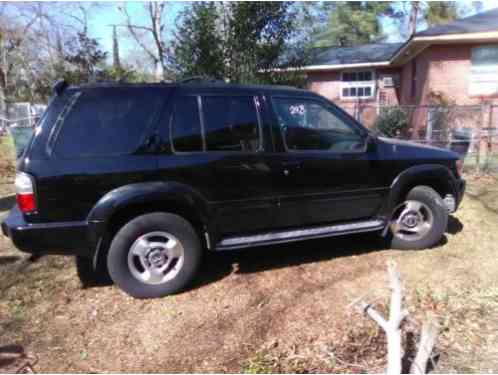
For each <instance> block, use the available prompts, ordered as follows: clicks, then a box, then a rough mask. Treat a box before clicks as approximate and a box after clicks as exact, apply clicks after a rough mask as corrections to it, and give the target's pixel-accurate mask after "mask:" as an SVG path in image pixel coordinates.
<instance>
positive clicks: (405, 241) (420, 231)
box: [390, 186, 448, 250]
mask: <svg viewBox="0 0 498 375" xmlns="http://www.w3.org/2000/svg"><path fill="white" fill-rule="evenodd" d="M447 225H448V210H447V208H446V206H445V205H444V202H443V200H442V198H441V196H440V195H439V194H438V193H437V192H436V191H435V190H434V189H432V188H430V187H428V186H417V187H415V188H413V189H412V190H410V192H409V193H408V195H407V197H406V200H405V201H404V202H402V203H401V204H400V205H398V206H397V207H396V208H395V209H394V212H393V216H392V219H391V223H390V229H391V233H392V241H391V247H393V248H396V249H413V250H415V249H425V248H429V247H432V246H434V245H436V244H437V243H438V242H439V241H440V240H441V237H442V236H443V233H444V232H445V230H446V227H447Z"/></svg>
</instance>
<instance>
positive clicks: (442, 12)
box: [424, 1, 457, 27]
mask: <svg viewBox="0 0 498 375" xmlns="http://www.w3.org/2000/svg"><path fill="white" fill-rule="evenodd" d="M424 18H425V20H426V22H427V25H428V26H429V27H431V26H435V25H441V24H445V23H448V22H451V21H454V20H455V19H456V18H457V5H456V3H455V2H453V1H428V2H427V9H426V12H425V14H424Z"/></svg>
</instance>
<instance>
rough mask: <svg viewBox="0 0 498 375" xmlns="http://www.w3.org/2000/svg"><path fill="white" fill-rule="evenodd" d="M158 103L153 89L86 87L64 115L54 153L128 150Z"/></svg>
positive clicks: (94, 153) (71, 155) (74, 154)
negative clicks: (86, 89) (90, 88)
mask: <svg viewBox="0 0 498 375" xmlns="http://www.w3.org/2000/svg"><path fill="white" fill-rule="evenodd" d="M160 103H161V95H160V94H159V93H157V92H155V91H154V90H138V89H118V88H113V89H92V90H88V91H85V92H83V93H82V94H81V96H80V97H79V98H78V100H77V101H76V103H75V104H74V106H73V107H72V108H71V110H70V111H69V112H68V114H67V115H66V117H65V118H64V119H63V123H62V126H61V129H60V132H59V135H58V136H57V142H56V145H55V153H56V155H58V156H59V157H63V158H75V157H85V156H102V155H116V154H131V153H133V152H134V151H135V150H136V149H137V148H138V146H139V144H140V141H141V140H142V136H143V134H144V132H145V129H146V128H147V127H148V126H149V125H150V123H151V121H152V120H153V119H154V117H155V115H156V114H157V111H158V110H159V108H160Z"/></svg>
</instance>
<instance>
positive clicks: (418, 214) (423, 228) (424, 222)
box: [390, 200, 434, 241]
mask: <svg viewBox="0 0 498 375" xmlns="http://www.w3.org/2000/svg"><path fill="white" fill-rule="evenodd" d="M433 223H434V214H433V212H432V210H431V209H430V208H429V206H427V205H426V204H425V203H422V202H419V201H414V200H407V201H405V202H403V203H402V204H400V205H399V206H397V207H396V208H395V210H394V215H393V219H392V220H391V222H390V228H391V231H392V233H393V235H394V236H396V237H398V238H400V239H402V240H405V241H417V240H420V239H422V238H423V237H425V235H427V233H429V231H430V230H431V228H432V225H433Z"/></svg>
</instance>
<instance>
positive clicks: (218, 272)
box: [77, 216, 463, 290]
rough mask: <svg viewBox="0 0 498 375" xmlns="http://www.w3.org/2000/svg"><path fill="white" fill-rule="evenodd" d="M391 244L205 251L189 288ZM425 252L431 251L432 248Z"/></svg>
mask: <svg viewBox="0 0 498 375" xmlns="http://www.w3.org/2000/svg"><path fill="white" fill-rule="evenodd" d="M462 229H463V224H462V223H461V222H460V221H459V220H458V219H457V218H455V217H452V216H450V218H449V220H448V230H447V232H448V233H450V234H456V233H458V232H460V231H461V230H462ZM447 242H448V239H447V238H446V236H443V237H442V238H441V241H440V242H439V243H438V244H437V245H436V246H435V248H437V247H439V246H442V245H444V244H446V243H447ZM388 245H389V244H388V241H386V240H385V239H383V238H382V237H381V236H380V235H379V234H378V233H364V234H356V235H348V236H340V237H331V238H322V239H315V240H306V241H299V242H294V243H286V244H279V245H272V246H261V247H254V248H249V249H243V250H231V251H223V252H206V254H205V256H204V259H203V262H202V264H201V269H200V272H199V275H198V277H197V278H196V280H195V281H194V283H193V285H192V286H191V287H190V288H189V289H190V290H193V289H197V288H200V287H202V286H204V285H208V284H210V283H213V282H216V281H219V280H221V279H223V278H225V277H226V276H228V275H230V274H231V273H233V272H237V273H240V274H249V273H258V272H263V271H268V270H273V269H281V268H286V267H293V266H297V265H302V264H308V263H317V262H322V261H328V260H332V259H336V258H341V257H350V256H353V255H360V254H367V253H370V252H375V251H382V250H387V249H388V248H389V247H388ZM426 251H431V249H428V250H426ZM77 270H78V276H79V278H80V281H81V283H82V285H83V287H84V288H92V287H100V286H108V285H111V284H112V281H111V279H110V277H109V275H108V274H107V273H106V272H105V271H103V270H102V269H100V270H99V271H98V273H97V274H96V273H95V271H93V267H92V262H91V260H90V259H87V260H85V259H79V260H77Z"/></svg>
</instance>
